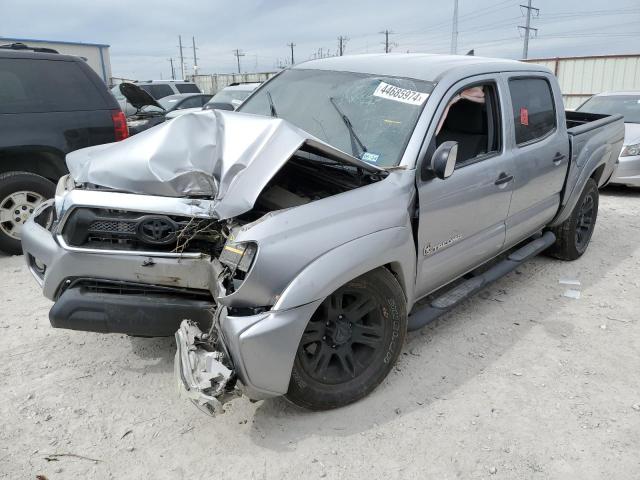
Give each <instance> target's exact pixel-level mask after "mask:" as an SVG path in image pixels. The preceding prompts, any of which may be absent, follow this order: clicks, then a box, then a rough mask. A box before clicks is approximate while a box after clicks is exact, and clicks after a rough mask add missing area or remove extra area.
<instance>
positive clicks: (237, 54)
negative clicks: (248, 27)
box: [233, 48, 245, 73]
mask: <svg viewBox="0 0 640 480" xmlns="http://www.w3.org/2000/svg"><path fill="white" fill-rule="evenodd" d="M233 54H234V55H235V57H236V59H237V60H238V73H242V72H240V57H244V55H245V54H244V53H242V51H241V50H240V49H237V48H236V49H235V50H234V51H233Z"/></svg>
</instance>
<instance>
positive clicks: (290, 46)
mask: <svg viewBox="0 0 640 480" xmlns="http://www.w3.org/2000/svg"><path fill="white" fill-rule="evenodd" d="M295 46H296V44H295V43H293V42H291V43H287V47H289V48H291V65H292V66H293V64H295V63H296V62H294V61H293V47H295Z"/></svg>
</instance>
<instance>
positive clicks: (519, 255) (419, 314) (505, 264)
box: [408, 232, 556, 332]
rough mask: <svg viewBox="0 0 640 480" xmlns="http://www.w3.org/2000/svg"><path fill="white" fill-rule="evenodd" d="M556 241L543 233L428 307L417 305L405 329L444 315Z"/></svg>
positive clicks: (427, 322)
mask: <svg viewBox="0 0 640 480" xmlns="http://www.w3.org/2000/svg"><path fill="white" fill-rule="evenodd" d="M555 241H556V236H555V235H554V234H553V233H552V232H545V233H544V234H543V235H542V236H541V237H538V238H536V239H535V240H533V241H531V242H529V243H527V244H526V245H525V246H523V247H521V248H519V249H518V250H515V251H514V252H512V253H511V254H509V256H508V257H507V258H505V259H504V260H502V261H501V262H499V263H497V264H495V265H494V266H493V267H491V268H490V269H489V270H487V271H486V272H484V273H482V274H479V275H476V276H474V277H471V278H470V279H468V280H466V281H464V282H462V283H461V284H459V285H457V286H456V287H454V288H452V289H451V290H449V291H447V292H445V293H443V294H442V295H441V296H439V297H437V298H435V299H434V300H433V301H432V302H431V303H430V304H427V305H424V306H420V307H418V308H417V309H415V310H413V311H412V312H411V313H410V314H409V324H408V330H409V331H410V332H412V331H414V330H419V329H421V328H422V327H424V326H425V325H427V324H429V323H431V322H433V321H434V320H435V319H437V318H438V317H440V316H441V315H442V314H444V313H446V312H448V311H449V310H451V309H452V308H453V307H455V306H456V305H458V304H459V303H461V302H462V301H463V300H466V299H467V298H469V297H471V296H472V295H474V294H476V293H477V292H478V291H479V290H481V289H483V288H484V287H486V286H487V285H489V284H491V283H493V282H495V281H496V280H498V279H499V278H501V277H503V276H505V275H506V274H507V273H509V272H512V271H513V270H515V269H516V268H517V267H519V266H520V265H522V264H523V263H524V262H526V261H527V260H529V259H530V258H532V257H535V256H536V255H538V254H539V253H541V252H542V251H544V250H546V249H547V248H548V247H550V246H551V245H553V243H554V242H555Z"/></svg>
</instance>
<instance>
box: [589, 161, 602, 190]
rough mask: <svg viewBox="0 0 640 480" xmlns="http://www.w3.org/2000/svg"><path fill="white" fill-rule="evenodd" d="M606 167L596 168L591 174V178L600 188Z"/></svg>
mask: <svg viewBox="0 0 640 480" xmlns="http://www.w3.org/2000/svg"><path fill="white" fill-rule="evenodd" d="M604 167H605V166H604V165H600V166H599V167H598V168H596V169H595V170H594V171H593V173H592V174H591V178H593V180H594V181H595V182H596V185H598V186H600V180H601V179H602V174H603V173H604Z"/></svg>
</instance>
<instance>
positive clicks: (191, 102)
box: [178, 97, 202, 110]
mask: <svg viewBox="0 0 640 480" xmlns="http://www.w3.org/2000/svg"><path fill="white" fill-rule="evenodd" d="M201 106H202V100H201V99H200V97H191V98H187V99H186V100H185V101H184V102H182V103H181V104H180V106H179V107H178V109H179V110H182V109H184V108H197V107H201Z"/></svg>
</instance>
